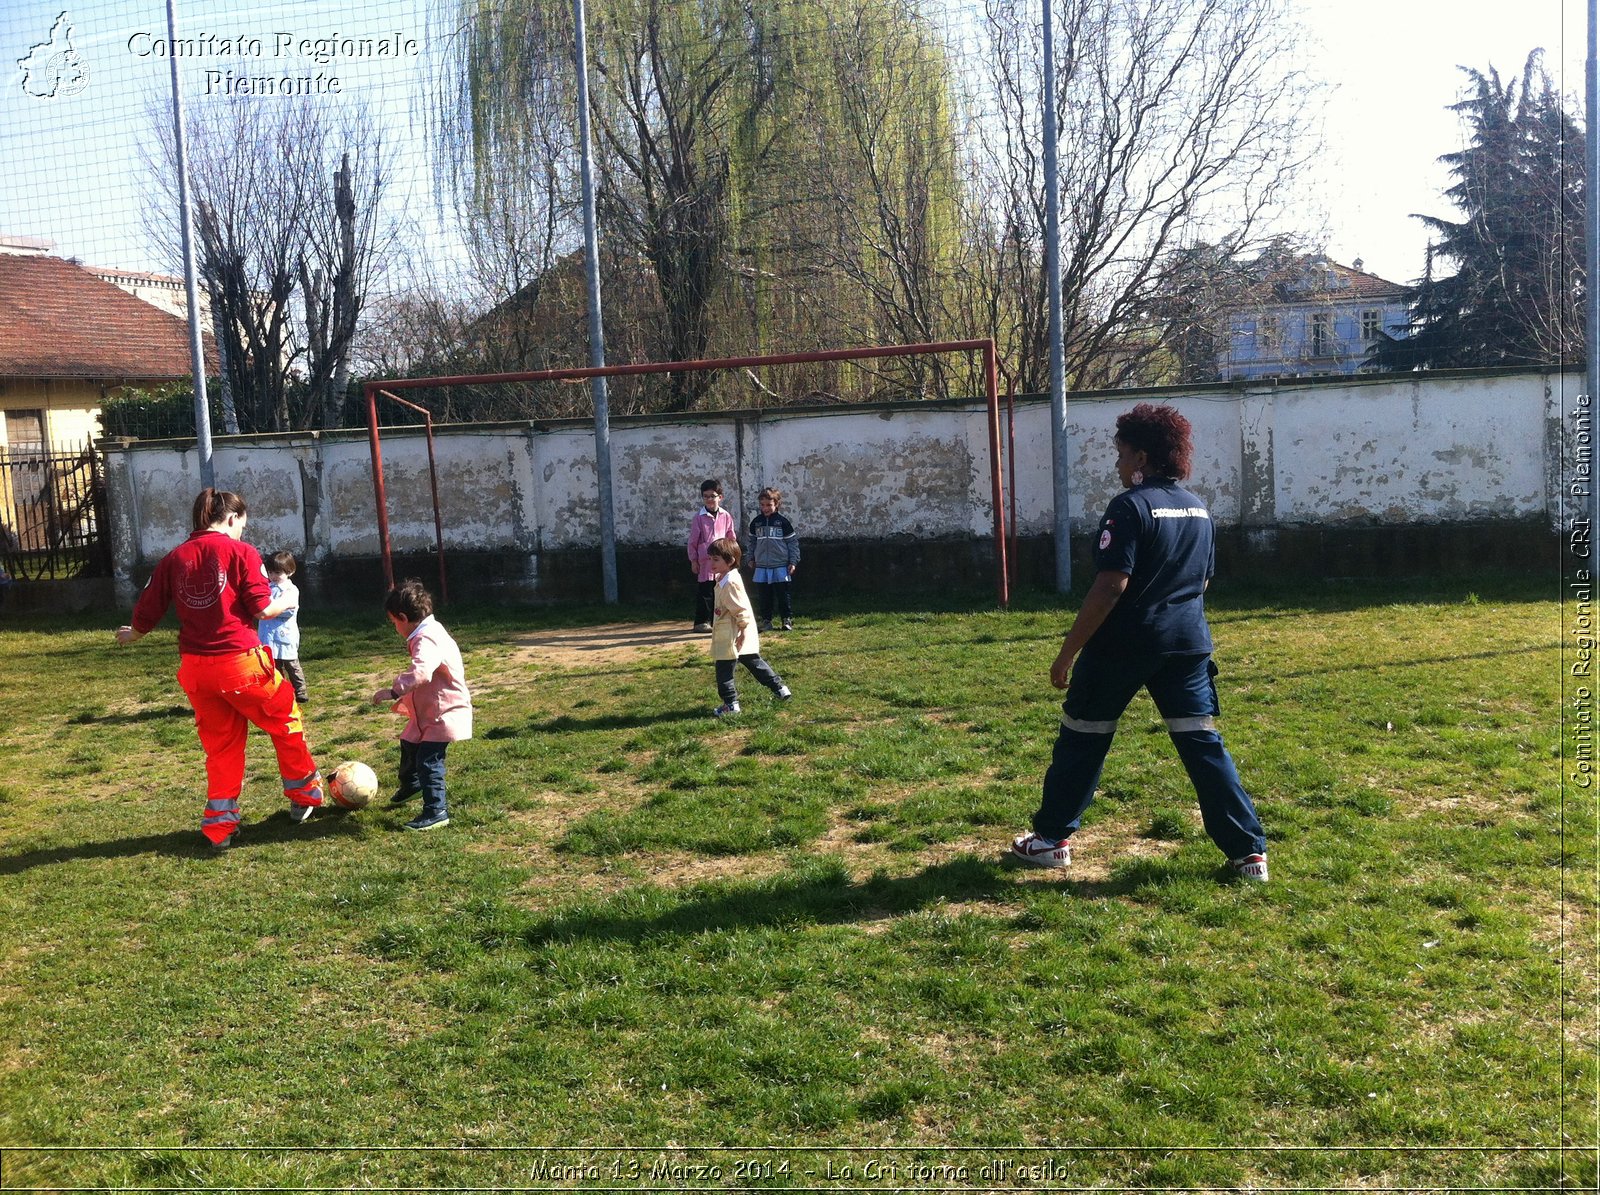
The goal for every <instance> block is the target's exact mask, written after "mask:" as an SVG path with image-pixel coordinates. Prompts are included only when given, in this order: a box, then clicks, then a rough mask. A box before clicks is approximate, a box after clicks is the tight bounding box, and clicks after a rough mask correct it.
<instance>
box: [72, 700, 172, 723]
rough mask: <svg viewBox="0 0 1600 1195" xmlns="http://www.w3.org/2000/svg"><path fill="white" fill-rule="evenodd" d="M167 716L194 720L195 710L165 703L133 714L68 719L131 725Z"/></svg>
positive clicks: (81, 715) (160, 719)
mask: <svg viewBox="0 0 1600 1195" xmlns="http://www.w3.org/2000/svg"><path fill="white" fill-rule="evenodd" d="M167 718H183V719H186V720H188V721H193V720H194V710H193V709H192V708H191V707H189V706H187V705H165V706H162V707H161V708H160V709H149V710H139V711H137V712H135V713H132V714H77V715H74V716H73V717H71V718H68V719H67V721H69V722H71V723H74V724H76V725H80V726H99V725H102V724H104V725H118V726H120V725H129V724H132V723H136V722H160V721H163V720H165V719H167Z"/></svg>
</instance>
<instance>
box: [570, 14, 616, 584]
mask: <svg viewBox="0 0 1600 1195" xmlns="http://www.w3.org/2000/svg"><path fill="white" fill-rule="evenodd" d="M572 16H573V22H574V24H575V25H576V27H577V40H576V47H575V50H574V55H573V56H574V58H576V60H577V61H576V64H575V65H576V67H577V73H578V140H579V142H580V148H581V156H580V163H581V167H582V175H583V257H584V266H585V271H586V276H587V279H588V288H589V365H590V367H591V368H596V369H598V368H600V367H602V366H604V365H605V363H606V336H605V323H604V320H603V319H602V318H601V312H600V238H599V233H598V230H597V227H596V221H595V215H594V151H593V150H592V149H591V148H590V144H589V39H588V34H587V32H586V30H585V28H584V22H585V18H584V11H583V0H572ZM589 391H590V393H591V394H592V395H593V396H594V472H595V484H596V486H597V487H598V489H599V497H600V583H601V589H602V591H603V593H604V595H605V600H606V603H607V604H608V605H615V604H616V601H617V525H616V514H615V511H614V509H613V507H612V502H611V409H610V403H609V401H608V399H607V395H606V379H605V375H603V374H596V375H595V376H594V377H592V378H590V379H589Z"/></svg>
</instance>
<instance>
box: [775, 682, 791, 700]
mask: <svg viewBox="0 0 1600 1195" xmlns="http://www.w3.org/2000/svg"><path fill="white" fill-rule="evenodd" d="M793 696H794V694H793V693H791V692H789V686H788V685H779V686H778V700H779V701H788V700H789V698H791V697H793Z"/></svg>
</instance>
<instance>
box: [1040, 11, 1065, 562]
mask: <svg viewBox="0 0 1600 1195" xmlns="http://www.w3.org/2000/svg"><path fill="white" fill-rule="evenodd" d="M1050 4H1051V0H1044V71H1043V74H1044V80H1043V82H1044V128H1043V130H1042V133H1043V138H1044V271H1045V276H1046V278H1047V280H1048V282H1049V287H1050V477H1051V484H1052V493H1053V496H1054V502H1053V506H1054V507H1055V522H1054V528H1053V529H1054V531H1055V541H1056V592H1057V593H1066V592H1067V591H1069V590H1070V589H1071V588H1072V537H1071V530H1072V520H1071V514H1072V510H1071V496H1072V492H1071V489H1070V488H1069V486H1068V471H1067V453H1068V452H1069V451H1070V450H1071V444H1070V443H1069V441H1068V439H1067V377H1066V374H1067V370H1066V360H1065V351H1064V349H1063V347H1062V343H1061V341H1062V337H1061V214H1060V203H1059V198H1058V196H1057V191H1058V189H1059V188H1058V187H1057V185H1056V43H1055V32H1054V30H1053V29H1052V27H1051V19H1050Z"/></svg>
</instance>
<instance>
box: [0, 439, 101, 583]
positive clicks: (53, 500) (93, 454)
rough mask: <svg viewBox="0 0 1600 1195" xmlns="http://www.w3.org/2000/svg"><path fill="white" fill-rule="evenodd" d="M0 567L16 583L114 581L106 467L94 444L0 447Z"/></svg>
mask: <svg viewBox="0 0 1600 1195" xmlns="http://www.w3.org/2000/svg"><path fill="white" fill-rule="evenodd" d="M0 568H3V569H4V570H5V571H6V572H7V573H8V574H10V576H11V578H12V579H13V580H16V581H58V580H65V579H66V578H69V577H104V576H109V575H110V573H111V547H110V544H109V542H108V541H107V537H106V482H105V469H104V467H103V466H102V464H101V460H100V454H99V452H98V451H97V450H96V449H95V446H94V444H93V443H85V444H84V445H83V446H82V447H79V448H64V447H52V448H43V447H41V448H37V449H36V448H30V447H23V446H13V447H11V448H0Z"/></svg>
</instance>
